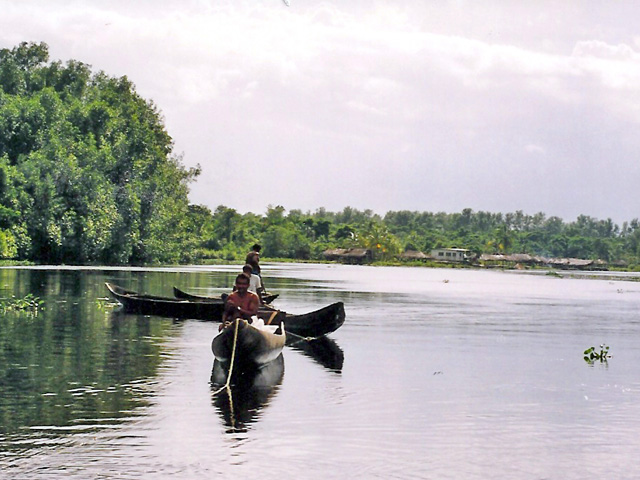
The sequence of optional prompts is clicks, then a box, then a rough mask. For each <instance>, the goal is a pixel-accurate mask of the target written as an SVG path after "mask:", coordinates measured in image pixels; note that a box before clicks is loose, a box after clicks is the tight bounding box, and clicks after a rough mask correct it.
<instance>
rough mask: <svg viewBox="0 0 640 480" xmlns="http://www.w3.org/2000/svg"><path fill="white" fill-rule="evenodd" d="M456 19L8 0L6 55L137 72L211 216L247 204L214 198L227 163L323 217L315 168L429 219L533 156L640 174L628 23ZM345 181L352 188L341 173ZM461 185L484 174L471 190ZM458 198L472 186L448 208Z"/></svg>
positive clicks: (1, 37)
mask: <svg viewBox="0 0 640 480" xmlns="http://www.w3.org/2000/svg"><path fill="white" fill-rule="evenodd" d="M452 5H453V4H452ZM452 5H436V4H431V3H430V2H405V3H403V5H402V6H399V5H397V4H393V3H391V2H385V1H377V2H373V3H371V2H360V1H354V2H350V3H349V5H348V6H347V5H346V4H343V3H332V2H330V1H325V2H318V1H313V0H309V1H307V2H293V3H292V5H291V6H290V7H286V6H285V5H284V4H283V3H282V2H280V1H277V0H270V1H266V0H264V1H256V2H243V1H242V0H238V1H233V2H232V1H228V2H222V1H220V2H215V3H205V2H197V1H192V2H188V1H187V2H186V3H183V2H173V1H171V0H168V1H165V2H163V3H162V4H161V5H160V6H157V4H156V3H154V2H150V1H144V0H142V1H140V2H134V3H126V2H118V1H111V2H102V3H100V4H92V3H89V2H86V3H84V4H78V3H75V2H60V1H57V2H56V1H52V2H49V3H39V2H36V1H29V0H26V1H24V2H8V1H4V2H3V0H0V10H2V12H3V17H2V18H0V43H1V44H2V46H12V45H15V44H16V43H18V42H19V41H21V40H44V41H47V42H48V43H49V44H50V47H51V53H52V56H53V57H54V58H62V59H68V58H76V59H79V60H82V61H86V62H87V63H90V64H92V65H93V66H94V69H103V70H105V71H106V72H107V73H109V74H112V75H124V74H126V75H127V76H129V78H130V79H132V80H133V81H134V82H135V83H136V85H137V88H138V91H139V92H140V93H141V94H142V95H143V96H146V97H149V98H153V99H154V101H155V102H156V103H157V104H158V105H159V106H160V108H161V109H162V110H163V112H164V114H165V117H166V122H167V127H168V128H169V132H170V133H171V134H172V136H173V137H174V138H175V140H176V147H177V150H178V151H184V152H185V162H187V163H188V164H195V163H200V164H202V166H203V169H204V171H205V174H204V175H203V179H206V181H202V180H201V181H200V182H198V184H197V185H196V186H195V187H194V189H193V198H194V201H197V202H207V203H211V204H213V206H215V205H217V204H218V203H225V202H226V199H227V198H234V199H235V198H236V197H237V196H236V195H233V193H232V192H231V191H230V190H229V188H230V187H229V188H228V187H227V185H226V184H222V185H220V186H219V188H216V189H212V188H211V185H212V184H214V183H216V182H217V179H218V176H217V174H218V172H219V171H220V170H221V165H229V170H228V171H229V172H231V171H233V170H234V169H232V168H231V166H232V165H233V164H234V162H236V163H237V162H246V164H247V165H248V166H249V167H251V168H255V169H258V170H259V171H260V172H261V175H260V176H259V177H257V178H256V179H251V180H249V181H250V182H253V183H254V185H253V188H254V189H255V190H256V191H260V188H261V187H260V185H261V184H262V182H264V183H265V184H276V182H277V181H278V180H279V179H281V178H286V179H287V180H286V183H287V185H288V187H287V188H286V189H284V190H282V191H278V194H277V195H278V200H275V199H273V200H272V199H262V198H261V201H263V202H264V203H287V202H288V203H289V204H290V206H291V208H298V207H302V208H307V207H309V208H313V207H318V206H321V205H319V204H318V202H319V203H325V202H322V200H319V199H321V198H323V197H322V196H323V195H324V194H325V192H324V190H322V189H321V188H319V189H318V190H315V189H314V188H312V187H310V186H309V185H308V182H307V175H306V172H307V171H308V170H309V169H310V168H313V169H317V170H318V172H316V176H315V177H314V178H317V179H322V178H324V175H327V178H326V179H325V180H326V181H328V182H332V184H333V185H334V186H335V187H336V189H338V190H339V191H340V192H347V191H349V192H350V194H349V195H347V194H345V193H341V194H336V195H331V196H330V197H328V200H327V202H326V203H327V205H325V206H328V207H331V206H332V205H329V201H331V202H334V203H335V204H336V205H333V206H334V207H336V208H339V207H340V204H342V205H345V204H352V205H355V204H356V203H357V201H359V202H360V206H361V207H364V208H366V207H368V206H369V205H368V204H369V203H371V204H373V203H374V202H378V203H380V204H381V205H382V204H383V203H384V201H385V200H384V199H383V197H382V196H381V195H377V194H375V192H371V191H370V188H369V186H370V185H376V187H377V188H379V189H380V190H381V191H382V190H384V191H385V192H387V195H388V198H389V199H390V200H389V202H390V203H389V205H388V206H387V207H386V208H400V206H401V204H402V206H403V207H406V206H407V205H411V202H412V200H415V199H419V198H422V199H423V203H424V204H423V205H415V207H414V208H421V209H430V208H431V207H430V203H429V202H435V199H436V198H438V199H442V198H446V199H447V200H446V201H445V200H439V201H442V202H444V203H446V202H449V203H448V205H449V207H446V205H444V204H443V206H442V207H441V208H447V209H455V208H457V207H458V205H457V204H456V201H460V202H462V201H463V200H464V202H465V203H464V204H463V205H462V206H469V205H471V206H473V205H474V202H473V198H471V197H467V196H468V195H471V196H472V197H473V196H474V195H475V196H477V197H478V198H479V200H478V203H484V204H485V205H487V204H491V201H490V200H488V198H489V197H490V196H491V195H492V192H491V189H489V190H487V191H486V192H485V191H483V189H482V188H481V187H479V186H478V185H480V182H481V181H482V180H483V178H484V177H483V175H484V173H483V172H488V171H492V172H495V171H501V172H504V173H503V174H501V175H504V176H508V175H514V176H519V175H521V172H522V169H525V168H526V165H527V162H528V161H530V159H531V156H532V155H536V157H538V158H545V159H546V160H545V162H547V163H546V164H545V168H546V169H547V171H553V170H554V167H555V166H554V164H553V163H552V162H554V161H555V160H554V159H552V158H551V157H552V156H551V155H544V154H545V152H551V151H552V152H554V154H555V153H556V152H560V153H561V154H562V158H563V160H562V161H563V162H564V164H565V165H570V166H573V165H575V166H577V167H578V166H583V167H584V168H583V169H593V168H594V167H593V165H597V163H598V155H602V156H609V155H615V156H616V158H619V159H620V162H622V163H625V162H631V157H632V156H633V155H632V154H631V152H635V151H637V148H640V145H638V142H637V141H636V140H635V137H634V136H633V135H632V133H631V132H634V131H635V130H637V125H638V123H640V107H639V106H638V105H640V62H638V54H637V53H636V52H635V50H634V48H633V47H631V46H629V45H632V44H633V45H634V46H635V44H634V43H633V42H634V41H635V39H634V37H633V36H629V37H628V38H620V37H616V36H615V32H618V31H620V29H621V28H622V27H621V26H620V25H615V27H616V28H615V29H613V27H611V28H607V25H605V24H603V22H602V21H601V19H597V18H594V19H588V18H584V17H581V18H580V19H579V21H578V20H574V18H575V16H576V12H577V11H579V12H581V11H582V9H580V8H578V7H576V6H575V5H573V4H564V5H563V6H558V7H557V8H556V7H554V8H553V9H551V8H550V7H536V6H533V5H528V4H527V6H522V7H514V6H505V5H504V4H503V3H500V2H497V3H496V4H495V5H492V6H478V5H471V4H467V3H465V5H464V8H462V7H461V6H459V5H458V4H455V5H453V6H452ZM494 7H495V8H494ZM491 8H493V10H492V9H491ZM612 8H613V7H612ZM551 10H553V12H552V11H551ZM625 18H626V17H625ZM479 20H481V21H479ZM629 30H630V31H634V30H633V28H631V27H629ZM612 32H613V33H612ZM599 35H600V36H601V37H602V38H600V37H599ZM531 139H536V141H535V142H531ZM612 144H614V145H616V147H615V148H617V151H613V152H609V150H610V149H611V148H612ZM407 145H409V146H410V148H406V146H407ZM542 145H544V147H543V146H542ZM585 145H589V149H588V150H587V148H586V146H585ZM523 146H524V147H523ZM559 161H560V160H558V162H559ZM363 162H364V163H366V165H367V168H363V167H362V164H363ZM407 166H411V168H410V169H409V168H407ZM496 167H499V168H496ZM225 168H226V167H225ZM336 168H340V171H341V172H342V174H341V175H340V177H339V178H336V177H334V176H331V175H330V173H327V172H332V169H336ZM396 169H397V170H396ZM404 169H407V171H408V170H410V173H407V172H405V171H404ZM577 170H579V168H578V169H576V168H572V169H570V171H572V172H573V174H575V171H577ZM390 171H393V174H391V173H389V172H390ZM460 171H465V172H474V173H473V175H471V176H470V177H469V179H468V183H466V184H465V183H464V182H462V183H461V177H460V174H459V172H460ZM619 171H624V168H620V169H619ZM627 171H632V170H629V168H627ZM208 172H214V173H208ZM381 172H385V173H386V174H385V173H381ZM434 172H438V173H437V177H435V178H434V183H436V184H441V185H442V187H439V186H437V185H436V186H435V187H433V191H432V192H430V193H429V194H427V193H426V191H425V189H424V188H423V184H422V183H423V182H420V181H419V179H420V178H422V177H429V176H431V175H434ZM632 172H633V171H632ZM493 175H495V173H494V174H493ZM609 175H613V177H612V178H619V177H615V173H610V174H609ZM634 175H635V173H632V174H631V175H627V176H626V177H625V178H624V179H619V180H620V181H621V182H622V183H624V182H626V181H628V180H629V178H636V177H635V176H634ZM560 177H561V176H560ZM463 180H464V179H463ZM491 180H492V182H491V183H492V184H493V182H494V181H495V178H492V179H491ZM623 180H624V181H623ZM637 180H640V178H637ZM465 181H466V180H465ZM414 182H415V185H413V186H412V187H410V185H412V184H413V183H414ZM221 183H225V182H221ZM601 183H606V181H603V182H601ZM614 183H615V182H613V181H612V184H614ZM299 185H305V186H304V187H303V188H302V187H299ZM353 185H362V188H361V189H357V188H356V189H354V187H353ZM398 185H402V187H401V188H400V189H399V190H397V191H396V190H395V188H396V187H397V186H398ZM452 185H453V186H455V188H458V186H460V185H466V188H465V189H463V191H462V192H460V194H459V195H458V196H452V195H450V194H448V193H447V188H452V187H451V186H452ZM439 188H442V191H439ZM311 190H314V192H313V193H312V192H311ZM212 191H215V192H216V195H214V196H215V198H212V197H211V195H212ZM274 195H275V194H274ZM510 195H511V197H510V198H512V199H517V198H523V197H524V196H526V190H525V189H515V190H514V191H513V192H511V194H510ZM456 198H459V200H456ZM286 199H288V200H287V202H285V200H286ZM539 199H540V196H539V195H531V197H530V198H529V199H528V200H527V201H528V202H529V203H530V204H531V205H533V206H532V210H536V211H537V210H540V209H542V208H540V207H536V206H535V204H536V202H538V201H540V200H539ZM312 200H313V202H315V205H310V202H311V201H312ZM356 200H357V201H356ZM234 201H235V200H234ZM506 201H507V200H505V202H506ZM511 201H512V202H513V204H518V208H524V206H522V205H521V204H519V203H518V202H517V201H515V200H511ZM495 204H496V205H498V208H499V209H501V210H507V209H509V208H510V207H509V204H508V202H507V203H505V204H504V206H502V207H500V205H499V202H496V203H495ZM231 206H235V207H236V208H239V209H241V210H242V209H246V208H251V209H257V210H261V209H263V208H264V207H263V206H262V207H256V206H254V205H252V206H250V207H249V206H247V205H245V206H244V207H243V206H240V205H231ZM635 207H640V205H637V206H635ZM381 208H385V207H384V205H382V207H381ZM571 208H574V207H573V206H572V207H571ZM628 208H629V210H632V209H633V208H634V207H633V206H629V207H628ZM550 213H553V212H550ZM587 213H590V212H587Z"/></svg>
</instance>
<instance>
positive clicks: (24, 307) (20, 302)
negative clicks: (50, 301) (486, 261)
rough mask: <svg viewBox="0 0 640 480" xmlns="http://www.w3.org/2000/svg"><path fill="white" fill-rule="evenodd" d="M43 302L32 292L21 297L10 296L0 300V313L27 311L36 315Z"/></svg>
mask: <svg viewBox="0 0 640 480" xmlns="http://www.w3.org/2000/svg"><path fill="white" fill-rule="evenodd" d="M43 304H44V300H42V299H41V298H39V297H36V296H34V295H33V294H32V293H29V294H27V295H25V296H24V297H22V298H16V297H14V296H12V297H11V298H5V299H2V300H0V313H7V312H27V313H29V314H32V315H37V314H38V311H39V310H40V309H41V308H42V306H43Z"/></svg>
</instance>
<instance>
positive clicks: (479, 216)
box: [190, 206, 640, 265]
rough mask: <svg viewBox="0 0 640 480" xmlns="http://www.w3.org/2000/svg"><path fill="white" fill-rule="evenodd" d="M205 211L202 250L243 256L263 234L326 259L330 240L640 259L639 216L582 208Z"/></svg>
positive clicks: (268, 250)
mask: <svg viewBox="0 0 640 480" xmlns="http://www.w3.org/2000/svg"><path fill="white" fill-rule="evenodd" d="M190 208H192V209H197V210H198V211H199V212H200V214H201V215H202V219H203V220H204V222H203V223H202V225H203V226H205V227H204V228H203V230H202V233H204V235H205V236H206V237H207V238H208V239H209V240H207V241H205V242H204V243H202V245H201V251H200V254H199V256H201V257H212V258H220V259H225V260H241V259H242V258H243V255H244V253H245V251H246V249H247V246H248V245H250V244H251V243H253V242H254V241H259V242H261V243H262V244H263V246H264V256H267V257H281V258H292V259H309V260H314V259H322V258H323V252H324V251H325V250H327V249H331V248H355V247H360V248H367V249H370V250H371V251H372V253H373V257H374V259H375V260H381V261H385V260H393V259H394V258H397V256H398V255H400V254H401V253H403V252H405V251H407V250H417V251H422V252H425V253H429V252H430V251H431V250H433V249H435V248H442V247H445V248H447V247H458V248H467V249H469V250H471V252H473V253H475V254H477V255H480V254H482V253H505V254H506V253H528V254H530V255H540V256H545V257H563V258H567V257H570V258H584V259H602V260H605V261H607V262H616V261H624V262H625V263H627V264H630V265H636V264H640V261H639V260H640V221H639V220H638V219H633V220H632V221H630V222H624V223H623V224H622V226H618V225H616V224H615V223H614V222H613V221H612V220H611V219H606V220H598V219H596V218H593V217H590V216H586V215H580V216H578V217H577V219H576V220H575V221H572V222H565V221H564V220H562V219H561V218H559V217H555V216H551V217H547V216H546V215H545V214H544V213H541V212H539V213H536V214H534V215H528V214H525V213H523V212H522V211H516V212H513V213H506V214H503V213H491V212H484V211H473V210H472V209H470V208H467V209H464V210H462V212H460V213H444V212H437V213H433V212H419V211H408V210H402V211H389V212H387V213H386V214H384V215H379V214H376V213H374V212H372V211H371V210H364V211H360V210H358V209H354V208H351V207H346V208H344V209H343V210H342V211H340V212H329V211H326V210H325V209H324V208H320V209H318V210H316V211H315V212H313V213H312V212H305V213H303V212H302V211H301V210H290V211H288V212H287V211H286V210H285V209H284V208H283V207H282V206H276V207H273V206H269V207H268V208H267V211H266V214H265V215H261V216H260V215H255V214H253V213H247V214H240V213H238V212H237V211H236V210H234V209H232V208H228V207H225V206H219V207H218V208H216V209H215V211H213V212H210V211H208V210H207V209H206V208H205V207H202V206H199V207H194V206H191V207H190Z"/></svg>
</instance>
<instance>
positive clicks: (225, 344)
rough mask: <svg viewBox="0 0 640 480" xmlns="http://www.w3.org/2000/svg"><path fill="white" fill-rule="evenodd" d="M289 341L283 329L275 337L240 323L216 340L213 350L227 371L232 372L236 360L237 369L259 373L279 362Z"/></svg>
mask: <svg viewBox="0 0 640 480" xmlns="http://www.w3.org/2000/svg"><path fill="white" fill-rule="evenodd" d="M236 322H237V335H236ZM285 340H286V334H285V332H284V329H283V328H278V329H277V331H276V333H271V332H268V331H265V330H262V329H258V328H255V327H254V326H252V325H251V324H250V323H249V322H247V321H246V320H241V319H238V320H236V321H235V322H234V323H232V324H231V325H229V326H228V327H226V328H224V329H223V330H222V331H221V332H220V333H219V334H218V335H216V336H215V337H214V339H213V341H212V342H211V350H212V351H213V355H214V356H215V357H216V360H217V361H218V362H220V363H221V364H222V365H223V366H224V367H227V368H228V366H229V365H230V364H231V358H232V356H233V358H234V369H235V368H238V369H239V370H246V369H250V370H255V369H259V368H261V367H263V366H264V365H267V364H268V363H270V362H272V361H273V360H275V359H276V358H278V356H280V354H281V353H282V349H283V347H284V344H285ZM234 343H235V356H234Z"/></svg>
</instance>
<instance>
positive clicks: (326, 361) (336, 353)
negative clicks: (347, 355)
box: [287, 337, 344, 372]
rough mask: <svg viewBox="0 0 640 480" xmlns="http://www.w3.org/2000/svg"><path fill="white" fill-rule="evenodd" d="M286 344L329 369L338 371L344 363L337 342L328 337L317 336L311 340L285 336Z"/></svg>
mask: <svg viewBox="0 0 640 480" xmlns="http://www.w3.org/2000/svg"><path fill="white" fill-rule="evenodd" d="M287 346H288V347H290V348H292V349H294V350H298V351H300V352H302V353H303V354H305V355H306V356H307V357H309V358H311V359H313V360H314V361H315V362H317V363H319V364H320V365H322V366H323V367H325V368H328V369H329V370H333V371H334V372H340V371H341V370H342V365H343V364H344V352H343V351H342V349H341V348H340V347H339V346H338V344H337V343H336V342H335V341H334V340H332V339H331V338H329V337H319V338H314V339H311V340H299V339H293V338H287Z"/></svg>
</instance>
